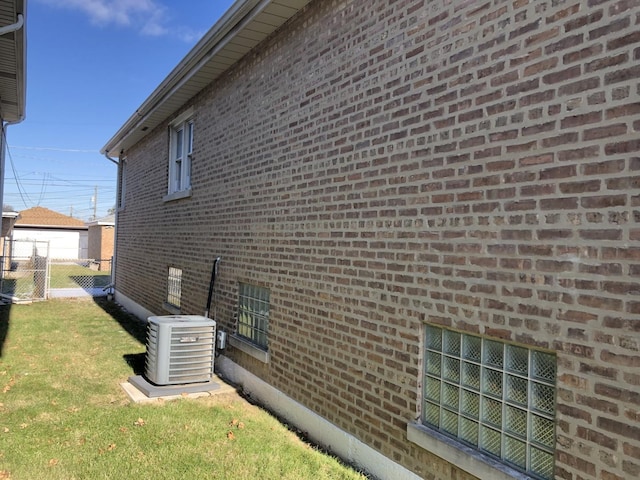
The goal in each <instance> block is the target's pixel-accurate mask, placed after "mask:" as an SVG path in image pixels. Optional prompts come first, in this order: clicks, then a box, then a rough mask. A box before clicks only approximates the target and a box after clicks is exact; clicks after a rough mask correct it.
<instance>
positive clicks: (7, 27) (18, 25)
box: [0, 13, 24, 35]
mask: <svg viewBox="0 0 640 480" xmlns="http://www.w3.org/2000/svg"><path fill="white" fill-rule="evenodd" d="M23 25H24V16H23V15H22V14H21V13H19V14H18V21H17V22H16V23H12V24H11V25H5V26H4V27H0V35H5V34H7V33H11V32H15V31H16V30H20V29H21V28H22V26H23Z"/></svg>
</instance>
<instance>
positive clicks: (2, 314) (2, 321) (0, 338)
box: [0, 304, 11, 358]
mask: <svg viewBox="0 0 640 480" xmlns="http://www.w3.org/2000/svg"><path fill="white" fill-rule="evenodd" d="M10 313H11V304H9V305H0V358H2V349H3V348H4V342H5V341H6V340H7V336H8V335H9V316H10Z"/></svg>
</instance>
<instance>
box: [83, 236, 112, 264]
mask: <svg viewBox="0 0 640 480" xmlns="http://www.w3.org/2000/svg"><path fill="white" fill-rule="evenodd" d="M88 236H89V240H88V247H87V257H88V258H93V259H96V260H100V262H99V263H98V268H99V269H100V270H110V269H111V257H112V256H113V246H114V245H113V244H114V238H115V237H114V228H113V225H90V226H89V233H88Z"/></svg>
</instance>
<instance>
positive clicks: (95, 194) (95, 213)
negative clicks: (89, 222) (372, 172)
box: [93, 185, 98, 220]
mask: <svg viewBox="0 0 640 480" xmlns="http://www.w3.org/2000/svg"><path fill="white" fill-rule="evenodd" d="M93 219H94V220H97V219H98V186H97V185H96V186H95V188H94V190H93Z"/></svg>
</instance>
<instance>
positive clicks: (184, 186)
mask: <svg viewBox="0 0 640 480" xmlns="http://www.w3.org/2000/svg"><path fill="white" fill-rule="evenodd" d="M169 143H170V151H169V192H168V193H169V194H171V193H176V192H184V191H186V190H189V189H190V188H191V159H192V154H193V117H192V116H191V115H190V112H188V114H187V115H182V116H181V117H179V118H178V119H177V120H176V121H175V122H173V123H172V124H171V138H170V142H169Z"/></svg>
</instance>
